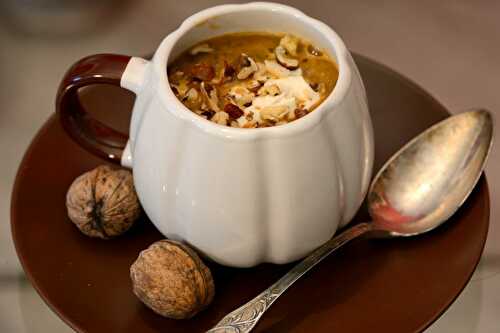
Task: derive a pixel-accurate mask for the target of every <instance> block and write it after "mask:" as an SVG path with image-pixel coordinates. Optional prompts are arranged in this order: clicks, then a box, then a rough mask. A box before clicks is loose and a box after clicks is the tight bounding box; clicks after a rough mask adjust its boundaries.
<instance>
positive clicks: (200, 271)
mask: <svg viewBox="0 0 500 333" xmlns="http://www.w3.org/2000/svg"><path fill="white" fill-rule="evenodd" d="M130 277H131V279H132V284H133V290H134V293H135V295H136V296H137V297H138V298H139V299H140V300H141V301H142V302H143V303H144V304H146V305H147V306H148V307H149V308H151V309H152V310H153V311H155V312H156V313H158V314H160V315H162V316H165V317H169V318H174V319H184V318H191V317H193V316H194V315H195V314H197V313H198V312H199V311H201V310H203V309H204V308H206V307H207V306H208V305H209V304H210V303H211V302H212V300H213V298H214V293H215V287H214V281H213V278H212V274H211V273H210V270H209V269H208V267H207V266H205V264H204V263H203V262H202V261H201V259H200V258H199V257H198V255H197V254H196V252H194V251H193V250H192V249H191V248H189V247H188V246H186V245H185V244H182V243H179V242H176V241H172V240H167V239H165V240H161V241H158V242H156V243H153V244H152V245H151V246H150V247H149V248H147V249H146V250H144V251H142V252H141V253H140V254H139V257H138V258H137V260H136V261H135V262H134V263H133V264H132V266H131V267H130Z"/></svg>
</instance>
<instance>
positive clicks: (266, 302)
mask: <svg viewBox="0 0 500 333" xmlns="http://www.w3.org/2000/svg"><path fill="white" fill-rule="evenodd" d="M371 229H372V224H370V223H360V224H358V225H355V226H354V227H352V228H349V229H347V230H345V231H344V232H342V233H341V234H340V235H338V236H336V237H334V238H332V239H330V240H329V241H328V242H326V243H325V244H323V245H321V246H320V247H318V248H317V249H316V250H314V251H313V252H312V253H311V254H309V255H308V256H307V257H306V258H305V259H304V260H302V261H301V262H300V263H298V264H297V265H296V266H295V267H293V268H292V269H291V270H290V271H289V272H288V273H286V275H284V276H283V277H282V278H281V279H279V280H278V281H277V282H275V283H274V284H273V285H272V286H270V287H269V288H267V289H266V290H264V291H263V292H262V293H260V294H259V295H258V296H257V297H255V298H254V299H252V300H251V301H249V302H248V303H246V304H244V305H242V306H241V307H239V308H237V309H236V310H234V311H233V312H231V313H229V314H228V315H226V316H225V317H224V318H222V320H221V321H219V322H218V323H217V325H215V326H214V327H213V328H212V329H210V330H209V331H207V332H208V333H245V332H250V331H251V330H252V329H253V328H254V327H255V325H257V322H258V321H259V319H260V317H262V315H263V314H264V312H266V310H267V309H269V308H270V307H271V305H272V304H273V303H274V301H276V299H277V298H278V297H279V296H281V294H283V293H284V292H285V290H287V289H288V287H290V286H291V285H292V284H293V283H294V282H295V281H297V280H298V279H299V278H300V277H301V276H302V275H304V274H305V273H306V272H308V271H309V270H310V269H311V268H313V267H314V266H316V264H318V263H319V262H320V261H322V260H323V259H325V258H326V257H327V256H328V255H329V254H330V253H332V252H333V251H335V250H336V249H338V248H339V247H341V246H342V245H344V244H345V243H347V242H349V241H350V240H352V239H354V238H356V237H358V236H360V235H362V234H364V233H365V232H367V231H369V230H371Z"/></svg>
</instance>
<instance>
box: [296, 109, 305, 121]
mask: <svg viewBox="0 0 500 333" xmlns="http://www.w3.org/2000/svg"><path fill="white" fill-rule="evenodd" d="M294 113H295V118H297V119H299V118H302V117H304V116H305V115H306V114H307V111H306V110H304V109H295V112H294Z"/></svg>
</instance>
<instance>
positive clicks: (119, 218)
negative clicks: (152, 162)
mask: <svg viewBox="0 0 500 333" xmlns="http://www.w3.org/2000/svg"><path fill="white" fill-rule="evenodd" d="M66 207H67V210H68V216H69V218H70V219H71V221H72V222H73V223H74V224H75V225H76V226H77V227H78V229H80V231H81V232H83V233H84V234H86V235H88V236H90V237H99V238H104V239H107V238H111V237H114V236H118V235H120V234H122V233H124V232H125V231H127V230H128V229H129V228H130V227H131V226H132V224H133V223H134V221H135V220H136V219H137V218H138V217H139V215H140V212H141V207H140V204H139V199H138V198H137V194H136V192H135V188H134V183H133V179H132V173H131V172H130V171H128V170H124V169H113V168H111V167H109V166H107V165H101V166H99V167H97V168H95V169H94V170H91V171H88V172H86V173H84V174H83V175H81V176H79V177H78V178H76V179H75V180H74V181H73V183H72V184H71V186H70V188H69V190H68V193H67V195H66Z"/></svg>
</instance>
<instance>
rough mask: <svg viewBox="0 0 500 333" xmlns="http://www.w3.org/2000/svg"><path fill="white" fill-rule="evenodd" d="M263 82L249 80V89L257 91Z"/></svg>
mask: <svg viewBox="0 0 500 333" xmlns="http://www.w3.org/2000/svg"><path fill="white" fill-rule="evenodd" d="M260 86H261V84H260V82H259V81H257V80H250V81H248V82H247V89H248V90H250V91H251V92H256V91H257V90H259V88H260Z"/></svg>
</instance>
